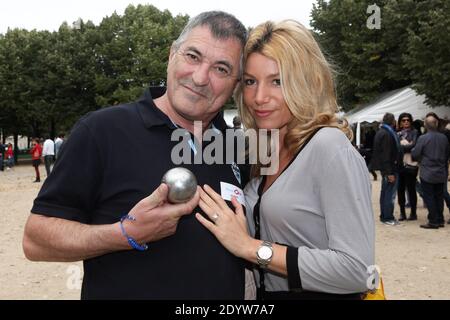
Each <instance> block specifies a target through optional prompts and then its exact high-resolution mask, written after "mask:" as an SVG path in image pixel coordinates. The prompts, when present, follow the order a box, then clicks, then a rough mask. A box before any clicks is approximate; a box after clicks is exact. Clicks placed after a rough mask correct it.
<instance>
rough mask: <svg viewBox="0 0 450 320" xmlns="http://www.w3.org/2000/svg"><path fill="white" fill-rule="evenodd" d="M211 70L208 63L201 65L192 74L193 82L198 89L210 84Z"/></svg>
mask: <svg viewBox="0 0 450 320" xmlns="http://www.w3.org/2000/svg"><path fill="white" fill-rule="evenodd" d="M209 70H210V67H209V65H208V64H207V63H202V64H200V65H199V66H198V67H197V68H196V69H195V71H194V72H193V73H192V81H193V82H194V84H195V85H196V86H198V87H203V86H206V85H208V84H209Z"/></svg>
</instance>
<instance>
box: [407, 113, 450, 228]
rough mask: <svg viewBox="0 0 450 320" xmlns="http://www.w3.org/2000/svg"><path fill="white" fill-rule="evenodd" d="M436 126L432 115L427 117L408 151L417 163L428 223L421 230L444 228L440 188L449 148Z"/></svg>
mask: <svg viewBox="0 0 450 320" xmlns="http://www.w3.org/2000/svg"><path fill="white" fill-rule="evenodd" d="M438 125H439V122H438V120H437V119H436V117H435V116H433V115H429V116H427V117H426V119H425V128H426V129H427V133H426V134H424V135H422V136H420V137H419V139H418V140H417V144H416V146H415V147H414V148H413V149H412V151H411V155H412V159H413V160H417V161H419V162H420V184H421V186H422V191H423V197H424V200H425V203H426V205H427V209H428V223H427V224H423V225H421V226H420V227H421V228H424V229H438V228H439V227H444V214H443V212H444V186H445V182H446V181H447V177H448V159H449V153H450V147H449V142H448V139H447V137H446V136H445V135H444V134H442V133H440V132H438Z"/></svg>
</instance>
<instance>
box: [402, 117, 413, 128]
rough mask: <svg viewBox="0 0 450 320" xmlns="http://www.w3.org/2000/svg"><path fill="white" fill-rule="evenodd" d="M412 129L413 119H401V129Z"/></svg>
mask: <svg viewBox="0 0 450 320" xmlns="http://www.w3.org/2000/svg"><path fill="white" fill-rule="evenodd" d="M410 127H411V119H410V118H409V117H403V118H401V119H400V128H402V129H409V128H410Z"/></svg>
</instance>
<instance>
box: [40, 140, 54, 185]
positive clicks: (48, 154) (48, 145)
mask: <svg viewBox="0 0 450 320" xmlns="http://www.w3.org/2000/svg"><path fill="white" fill-rule="evenodd" d="M42 156H43V157H44V164H45V171H47V177H48V176H49V175H50V172H51V165H52V163H53V157H54V156H55V143H54V142H53V140H52V139H50V138H47V139H46V140H45V141H44V148H43V150H42Z"/></svg>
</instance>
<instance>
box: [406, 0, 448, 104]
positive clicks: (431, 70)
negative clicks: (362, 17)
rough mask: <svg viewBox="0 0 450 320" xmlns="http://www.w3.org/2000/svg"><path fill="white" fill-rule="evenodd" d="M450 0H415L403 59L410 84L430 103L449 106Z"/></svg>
mask: <svg viewBox="0 0 450 320" xmlns="http://www.w3.org/2000/svg"><path fill="white" fill-rule="evenodd" d="M449 12H450V2H448V1H445V0H430V1H419V2H418V3H417V7H416V21H417V25H418V27H417V29H410V30H408V43H407V46H408V51H407V53H406V54H405V55H404V57H403V60H404V63H405V66H406V67H407V68H408V69H409V71H410V75H411V78H412V80H413V88H414V89H416V90H417V92H418V93H420V94H425V95H426V97H427V99H426V101H427V102H428V103H429V104H430V105H432V106H439V105H445V106H450V15H449Z"/></svg>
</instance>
